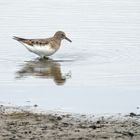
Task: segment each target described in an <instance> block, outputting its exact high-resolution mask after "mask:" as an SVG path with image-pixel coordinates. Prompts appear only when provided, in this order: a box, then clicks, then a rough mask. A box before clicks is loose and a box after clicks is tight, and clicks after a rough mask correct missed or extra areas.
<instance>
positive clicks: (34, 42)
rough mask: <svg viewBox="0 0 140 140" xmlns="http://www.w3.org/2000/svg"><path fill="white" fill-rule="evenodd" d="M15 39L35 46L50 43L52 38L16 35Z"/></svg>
mask: <svg viewBox="0 0 140 140" xmlns="http://www.w3.org/2000/svg"><path fill="white" fill-rule="evenodd" d="M13 39H15V40H17V41H19V42H21V43H24V44H27V45H30V46H34V45H40V46H45V45H47V44H48V43H49V40H50V39H51V38H48V39H25V38H20V37H16V36H14V37H13Z"/></svg>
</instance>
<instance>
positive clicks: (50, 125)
mask: <svg viewBox="0 0 140 140" xmlns="http://www.w3.org/2000/svg"><path fill="white" fill-rule="evenodd" d="M105 139H106V140H139V139H140V116H139V115H136V114H132V113H131V115H130V114H128V115H121V114H116V115H99V116H97V115H80V114H70V113H59V112H58V113H55V112H53V113H44V114H42V113H33V112H31V111H28V110H27V109H25V108H22V107H16V108H13V107H6V106H1V107H0V140H105Z"/></svg>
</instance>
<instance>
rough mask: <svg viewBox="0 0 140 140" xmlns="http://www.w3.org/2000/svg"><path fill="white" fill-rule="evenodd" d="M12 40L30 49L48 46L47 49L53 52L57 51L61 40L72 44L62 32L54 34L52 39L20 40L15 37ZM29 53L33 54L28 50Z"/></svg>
mask: <svg viewBox="0 0 140 140" xmlns="http://www.w3.org/2000/svg"><path fill="white" fill-rule="evenodd" d="M13 39H15V40H17V41H19V42H20V43H22V44H24V45H25V46H26V45H29V46H32V47H35V46H40V47H44V46H45V47H46V46H48V47H50V48H51V49H54V50H58V49H59V47H60V45H61V41H62V40H63V39H66V40H68V41H69V42H72V41H71V40H70V39H69V38H67V37H66V34H65V33H64V32H62V31H58V32H56V33H55V34H54V36H53V37H50V38H44V39H25V38H20V37H16V36H14V37H13ZM28 50H30V49H28ZM30 51H31V52H34V51H32V50H30ZM54 52H55V51H54ZM34 53H35V52H34ZM52 54H53V53H52Z"/></svg>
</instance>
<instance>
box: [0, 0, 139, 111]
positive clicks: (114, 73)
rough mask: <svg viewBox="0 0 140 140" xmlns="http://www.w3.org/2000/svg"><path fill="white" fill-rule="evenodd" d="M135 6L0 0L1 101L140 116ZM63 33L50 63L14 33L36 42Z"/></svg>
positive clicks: (121, 1) (98, 0)
mask: <svg viewBox="0 0 140 140" xmlns="http://www.w3.org/2000/svg"><path fill="white" fill-rule="evenodd" d="M139 7H140V1H138V0H134V1H131V0H118V1H113V0H88V1H85V0H82V1H80V0H76V1H74V0H72V1H64V0H60V1H56V0H52V1H45V0H42V1H39V0H36V1H32V0H28V1H26V0H25V1H21V0H15V1H14V2H13V1H10V0H5V1H3V2H0V101H1V104H10V105H34V104H38V105H39V107H40V108H43V109H45V110H62V111H71V112H86V113H108V112H109V113H114V112H122V113H125V112H130V111H133V112H139V110H138V109H137V107H139V106H140V103H139V98H140V95H139V93H140V55H139V54H140V26H139V25H140V16H139V14H140V9H139ZM57 30H62V31H65V32H66V34H67V36H68V37H69V38H70V39H71V40H72V41H73V42H72V43H69V42H67V41H63V43H62V46H61V49H60V50H59V51H58V52H57V53H56V54H55V55H53V56H51V58H50V60H45V59H44V60H42V59H39V58H38V56H36V55H34V54H32V53H30V52H28V51H27V50H26V48H24V46H22V45H21V44H19V43H18V42H16V41H15V40H13V39H12V36H14V35H16V36H21V37H26V38H38V37H39V38H40V37H49V36H52V35H53V34H54V33H55V32H56V31H57Z"/></svg>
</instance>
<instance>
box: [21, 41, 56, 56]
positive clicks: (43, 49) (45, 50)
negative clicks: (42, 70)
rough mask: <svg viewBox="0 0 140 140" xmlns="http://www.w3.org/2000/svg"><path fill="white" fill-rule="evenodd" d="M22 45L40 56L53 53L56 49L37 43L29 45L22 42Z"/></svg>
mask: <svg viewBox="0 0 140 140" xmlns="http://www.w3.org/2000/svg"><path fill="white" fill-rule="evenodd" d="M24 46H25V47H26V48H27V49H28V50H29V51H30V52H33V53H35V54H37V55H39V56H41V57H44V56H50V55H52V54H54V53H55V52H56V51H57V49H52V48H51V47H50V46H49V45H45V46H39V45H34V46H30V45H27V44H24Z"/></svg>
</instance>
